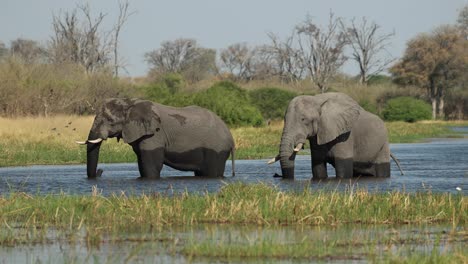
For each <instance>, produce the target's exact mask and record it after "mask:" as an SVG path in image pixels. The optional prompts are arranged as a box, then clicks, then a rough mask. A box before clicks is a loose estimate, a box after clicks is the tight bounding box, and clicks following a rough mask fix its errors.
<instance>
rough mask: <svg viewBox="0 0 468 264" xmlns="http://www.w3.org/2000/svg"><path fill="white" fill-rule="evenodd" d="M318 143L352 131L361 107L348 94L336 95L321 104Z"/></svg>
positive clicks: (320, 143)
mask: <svg viewBox="0 0 468 264" xmlns="http://www.w3.org/2000/svg"><path fill="white" fill-rule="evenodd" d="M320 109H321V115H320V119H319V125H318V132H317V144H319V145H322V144H326V143H328V142H330V141H332V140H334V139H336V138H337V137H339V136H340V135H341V134H343V133H346V132H349V131H351V128H352V127H353V125H354V122H355V121H356V120H357V119H358V118H359V114H360V111H361V107H360V106H359V105H358V104H357V103H356V102H354V100H352V99H351V98H349V97H348V96H335V97H333V98H329V99H327V100H326V101H325V102H324V103H323V104H322V106H321V108H320Z"/></svg>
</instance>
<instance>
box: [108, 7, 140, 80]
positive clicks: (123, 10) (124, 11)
mask: <svg viewBox="0 0 468 264" xmlns="http://www.w3.org/2000/svg"><path fill="white" fill-rule="evenodd" d="M129 6H130V3H129V2H128V1H125V2H119V17H118V19H117V22H116V23H115V26H114V34H113V38H112V44H113V47H112V49H113V52H114V76H115V77H118V76H119V69H120V68H122V67H124V65H122V62H121V61H120V57H119V53H118V52H119V49H118V46H119V36H120V31H121V30H122V27H123V26H124V24H125V22H127V20H128V18H129V17H130V16H131V15H132V14H134V13H135V11H132V12H129V10H128V8H129Z"/></svg>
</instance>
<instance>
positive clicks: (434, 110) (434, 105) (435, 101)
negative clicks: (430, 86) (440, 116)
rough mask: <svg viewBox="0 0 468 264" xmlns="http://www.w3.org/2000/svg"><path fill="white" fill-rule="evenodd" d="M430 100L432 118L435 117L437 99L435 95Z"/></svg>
mask: <svg viewBox="0 0 468 264" xmlns="http://www.w3.org/2000/svg"><path fill="white" fill-rule="evenodd" d="M431 101H432V120H436V119H437V100H436V98H435V97H432V98H431Z"/></svg>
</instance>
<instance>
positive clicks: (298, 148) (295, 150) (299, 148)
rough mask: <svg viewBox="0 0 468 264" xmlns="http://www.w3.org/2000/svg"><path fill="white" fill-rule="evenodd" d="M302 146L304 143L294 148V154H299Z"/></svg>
mask: <svg viewBox="0 0 468 264" xmlns="http://www.w3.org/2000/svg"><path fill="white" fill-rule="evenodd" d="M303 145H304V143H299V144H297V145H296V147H295V148H294V152H299V151H300V150H301V149H302V146H303Z"/></svg>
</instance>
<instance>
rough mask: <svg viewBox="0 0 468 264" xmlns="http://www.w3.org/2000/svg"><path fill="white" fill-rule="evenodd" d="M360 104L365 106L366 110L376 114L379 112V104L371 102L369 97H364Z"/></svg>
mask: <svg viewBox="0 0 468 264" xmlns="http://www.w3.org/2000/svg"><path fill="white" fill-rule="evenodd" d="M359 105H360V106H361V107H362V108H364V110H366V111H367V112H371V113H373V114H376V115H377V114H378V110H377V105H376V104H375V103H374V102H371V101H370V100H368V99H364V100H362V101H360V102H359Z"/></svg>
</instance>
